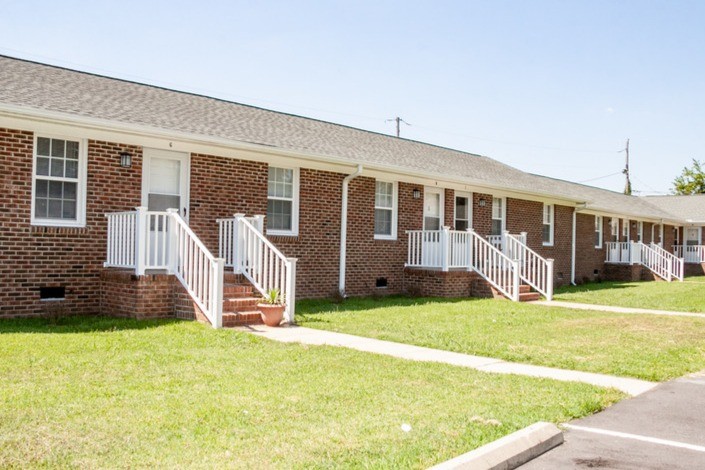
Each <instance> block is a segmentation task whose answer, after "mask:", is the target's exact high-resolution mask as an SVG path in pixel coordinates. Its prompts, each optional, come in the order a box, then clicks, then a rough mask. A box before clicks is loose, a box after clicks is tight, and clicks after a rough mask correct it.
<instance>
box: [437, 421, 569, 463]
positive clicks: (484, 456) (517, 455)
mask: <svg viewBox="0 0 705 470" xmlns="http://www.w3.org/2000/svg"><path fill="white" fill-rule="evenodd" d="M561 444H563V433H562V432H561V430H560V429H558V427H556V425H555V424H552V423H544V422H538V423H534V424H532V425H531V426H528V427H526V428H524V429H520V430H519V431H517V432H514V433H512V434H510V435H508V436H504V437H502V438H500V439H497V440H496V441H494V442H490V443H489V444H485V445H484V446H482V447H479V448H477V449H475V450H473V451H470V452H468V453H466V454H463V455H459V456H458V457H455V458H454V459H450V460H447V461H445V462H443V463H440V464H438V465H436V466H434V467H431V469H429V470H455V469H463V470H511V469H513V468H517V467H518V466H520V465H524V464H525V463H526V462H528V461H529V460H532V459H535V458H536V457H538V456H539V455H541V454H543V453H544V452H547V451H549V450H551V449H553V448H554V447H556V446H559V445H561Z"/></svg>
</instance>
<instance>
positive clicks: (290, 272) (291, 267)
mask: <svg viewBox="0 0 705 470" xmlns="http://www.w3.org/2000/svg"><path fill="white" fill-rule="evenodd" d="M296 261H298V260H297V259H296V258H287V260H286V272H287V276H286V299H285V300H284V302H285V304H286V311H285V312H284V313H285V318H286V321H287V322H288V323H294V320H295V317H296Z"/></svg>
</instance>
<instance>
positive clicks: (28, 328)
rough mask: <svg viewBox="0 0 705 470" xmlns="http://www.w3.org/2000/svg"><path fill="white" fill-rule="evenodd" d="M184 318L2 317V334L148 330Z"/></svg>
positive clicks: (0, 325) (0, 332)
mask: <svg viewBox="0 0 705 470" xmlns="http://www.w3.org/2000/svg"><path fill="white" fill-rule="evenodd" d="M182 321H183V320H177V319H158V320H135V319H130V318H115V317H106V316H99V315H95V316H93V315H70V316H64V317H60V318H57V319H52V318H45V317H39V318H0V335H2V334H13V333H59V334H71V333H90V332H99V331H122V330H146V329H150V328H160V327H163V326H165V325H169V324H173V323H180V322H182Z"/></svg>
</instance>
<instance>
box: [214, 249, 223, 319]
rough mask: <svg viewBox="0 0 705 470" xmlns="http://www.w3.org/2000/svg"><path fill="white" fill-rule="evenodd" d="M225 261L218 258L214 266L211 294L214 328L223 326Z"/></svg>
mask: <svg viewBox="0 0 705 470" xmlns="http://www.w3.org/2000/svg"><path fill="white" fill-rule="evenodd" d="M224 270H225V260H224V259H223V258H216V259H215V263H214V264H213V292H211V311H212V312H213V328H221V327H222V326H223V271H224Z"/></svg>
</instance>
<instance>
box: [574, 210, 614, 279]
mask: <svg viewBox="0 0 705 470" xmlns="http://www.w3.org/2000/svg"><path fill="white" fill-rule="evenodd" d="M605 220H608V219H607V218H605V217H603V219H602V223H603V226H602V248H595V216H593V215H588V214H581V213H580V212H578V213H577V214H576V218H575V227H576V230H575V282H576V283H583V282H589V281H595V280H597V279H599V278H600V277H601V276H603V274H604V273H603V271H604V265H605V243H606V242H607V240H608V238H609V234H608V233H607V232H606V231H605V225H604V224H605ZM595 271H597V272H595Z"/></svg>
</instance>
